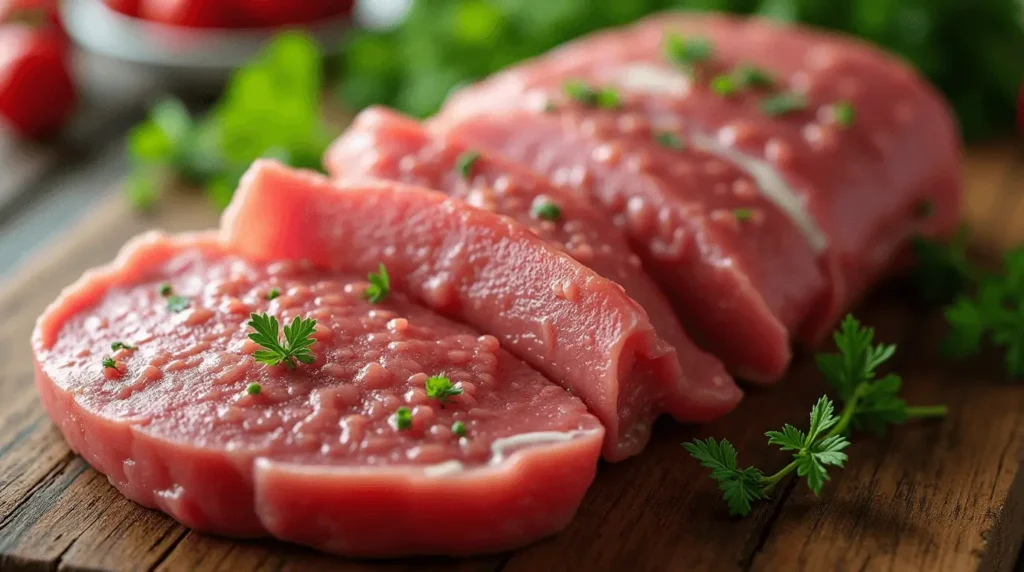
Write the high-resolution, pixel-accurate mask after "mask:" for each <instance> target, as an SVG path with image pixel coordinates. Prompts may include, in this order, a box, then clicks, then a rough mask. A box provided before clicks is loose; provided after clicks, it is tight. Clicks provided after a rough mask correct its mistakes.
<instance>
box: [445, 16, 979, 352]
mask: <svg viewBox="0 0 1024 572" xmlns="http://www.w3.org/2000/svg"><path fill="white" fill-rule="evenodd" d="M671 42H676V45H677V46H678V45H679V42H683V43H684V44H685V43H686V42H696V43H697V44H700V45H702V46H703V49H701V50H698V51H702V52H704V53H707V54H708V55H709V57H707V58H706V59H701V58H699V57H698V58H697V59H694V56H693V53H694V52H693V51H692V46H693V45H694V44H693V43H691V44H685V45H687V46H689V48H688V49H689V50H690V51H689V52H688V53H689V54H690V55H689V56H687V55H685V53H687V50H685V49H684V50H682V51H683V52H684V54H683V55H682V56H680V54H679V50H676V56H675V57H670V56H669V55H668V54H669V52H670V50H669V49H667V46H668V45H669V44H670V43H671ZM687 58H689V59H687ZM680 60H683V61H682V63H683V64H684V65H682V66H681V65H679V64H680ZM752 70H753V71H755V72H760V73H758V74H755V75H751V74H750V72H751V71H752ZM695 78H696V80H697V81H694V79H695ZM719 78H725V79H724V80H721V79H719ZM751 78H754V79H751ZM567 80H574V81H583V82H585V83H588V84H590V85H591V86H592V87H610V88H612V89H614V90H616V91H617V92H618V93H619V94H620V95H621V96H622V98H623V100H624V101H628V102H630V106H631V107H633V108H639V109H641V110H642V115H643V116H644V117H645V119H646V120H647V121H649V122H650V123H651V124H652V125H654V126H655V127H656V128H658V129H668V130H671V129H677V128H678V129H684V130H686V132H687V133H689V134H690V135H691V136H693V137H695V138H697V139H699V140H703V141H704V142H705V143H707V145H706V148H708V149H709V150H712V151H714V152H715V153H716V154H718V155H720V156H721V157H722V158H723V159H726V160H728V161H730V162H732V163H734V164H735V165H737V166H738V167H740V168H742V169H743V170H745V171H747V172H750V173H752V174H753V173H755V171H756V170H758V169H760V170H765V169H770V170H771V172H770V173H769V175H771V176H773V177H777V178H779V179H781V180H782V181H783V182H784V183H785V185H786V187H787V188H788V190H789V194H790V195H791V197H790V200H792V199H794V198H795V199H799V200H800V201H802V202H803V204H804V206H805V211H806V213H808V214H809V215H810V216H812V217H813V218H814V220H815V221H816V222H817V225H818V227H819V228H820V229H821V231H822V233H823V234H824V236H825V238H826V239H827V243H826V248H825V249H824V256H825V257H826V258H827V260H826V262H825V266H826V267H828V268H830V269H831V270H832V271H834V272H835V276H834V277H833V279H832V280H831V283H830V288H831V290H832V292H831V295H830V296H829V297H827V298H826V302H825V303H824V304H823V306H822V307H821V308H820V309H818V311H817V312H816V313H815V315H814V316H812V317H811V319H810V320H809V321H808V323H807V324H806V326H805V327H804V329H803V331H802V332H801V334H802V335H801V337H802V338H803V339H804V340H805V341H808V342H810V343H813V342H815V341H816V340H818V339H819V338H820V337H821V336H822V335H823V334H824V333H825V332H827V331H828V330H829V329H830V328H831V325H832V323H833V322H834V321H835V319H836V318H837V317H838V316H839V315H841V314H842V313H843V312H844V311H845V310H846V309H847V308H848V307H849V306H850V305H851V304H852V303H854V302H855V301H856V300H857V298H859V297H860V296H861V295H863V293H864V290H865V289H866V288H868V287H870V286H871V285H872V284H873V283H875V282H876V281H877V280H878V279H879V278H880V277H881V276H882V275H883V274H884V273H885V272H886V271H888V270H890V269H891V267H892V266H893V264H894V263H895V262H897V261H898V260H899V259H900V257H899V254H900V253H901V251H902V250H903V249H904V247H905V245H906V242H907V239H908V238H909V237H910V236H911V235H913V234H923V235H929V236H934V235H943V234H947V233H949V232H951V231H952V230H953V228H954V226H955V224H956V221H957V220H958V218H959V210H960V204H959V203H960V201H959V196H960V177H959V172H958V169H959V163H960V161H959V158H960V150H959V143H958V138H957V135H956V128H955V125H954V123H953V120H952V117H951V114H950V113H949V110H948V108H947V106H946V105H945V104H944V102H943V101H942V99H941V97H940V96H939V95H938V94H937V93H936V91H935V90H934V89H933V88H932V87H931V86H929V85H928V84H927V82H926V81H924V80H923V79H922V78H920V77H919V76H918V75H917V74H916V73H914V72H913V70H911V69H909V68H908V67H907V66H906V65H904V64H903V63H901V62H899V61H897V60H896V59H895V58H893V57H891V56H889V55H887V54H885V53H884V52H882V51H881V50H879V49H877V48H874V47H872V46H870V45H868V44H867V43H864V42H861V41H858V40H854V39H851V38H846V37H842V36H839V35H835V34H829V33H825V32H820V31H813V30H809V29H804V28H794V27H789V26H785V25H781V24H777V23H772V22H770V21H766V20H761V19H744V18H737V17H728V16H721V15H695V14H685V13H678V14H660V15H657V16H654V17H651V18H649V19H647V20H645V21H642V22H641V23H639V24H637V25H635V26H633V27H631V28H624V29H620V30H615V31H611V32H603V33H600V34H596V35H594V36H592V37H588V38H584V39H581V40H578V41H576V42H572V43H570V44H567V45H565V46H563V47H561V48H558V49H556V50H554V51H552V52H551V53H550V54H548V55H545V56H542V57H540V58H538V59H536V60H533V61H531V62H528V63H526V64H523V65H521V66H517V67H515V68H512V69H510V70H507V71H503V72H500V73H499V74H496V75H495V76H494V77H493V78H491V79H489V80H486V81H484V82H482V83H481V84H479V85H478V86H471V87H469V88H467V89H466V90H464V91H462V92H461V93H458V94H456V95H455V96H454V97H452V98H451V100H450V102H449V104H448V105H446V108H445V110H444V111H443V112H442V114H441V115H442V117H443V118H445V120H446V121H457V118H458V117H472V116H475V115H477V114H478V113H480V112H481V111H484V110H497V109H510V108H515V107H521V106H527V107H534V108H536V107H537V106H544V105H551V104H552V103H553V101H554V100H557V99H559V98H561V95H560V93H561V91H562V88H563V85H564V83H565V82H566V81H567ZM716 80H718V81H716ZM723 81H724V84H723V83H722V82H723ZM726 84H728V85H726ZM723 85H724V87H723ZM556 106H557V105H556Z"/></svg>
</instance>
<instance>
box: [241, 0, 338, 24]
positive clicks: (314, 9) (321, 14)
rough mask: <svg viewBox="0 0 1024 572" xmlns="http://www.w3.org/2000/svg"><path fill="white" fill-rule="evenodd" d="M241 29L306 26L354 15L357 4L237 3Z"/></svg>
mask: <svg viewBox="0 0 1024 572" xmlns="http://www.w3.org/2000/svg"><path fill="white" fill-rule="evenodd" d="M233 2H234V3H235V5H236V6H237V10H236V11H237V13H238V14H239V16H240V17H241V18H242V21H240V22H239V23H238V25H242V26H252V27H271V26H281V25H287V24H304V23H308V22H315V21H317V20H323V19H325V18H331V17H334V16H343V15H349V14H351V13H352V6H353V4H354V2H353V0H233Z"/></svg>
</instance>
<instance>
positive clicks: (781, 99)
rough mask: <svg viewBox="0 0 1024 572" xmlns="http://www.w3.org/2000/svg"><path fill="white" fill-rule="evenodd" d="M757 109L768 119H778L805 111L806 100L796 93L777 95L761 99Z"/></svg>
mask: <svg viewBox="0 0 1024 572" xmlns="http://www.w3.org/2000/svg"><path fill="white" fill-rule="evenodd" d="M757 107H758V109H760V110H761V113H763V114H765V115H767V116H769V117H780V116H783V115H787V114H789V113H793V112H796V111H801V110H803V109H805V108H806V107H807V98H806V97H804V96H802V95H800V94H797V93H788V92H787V93H779V94H776V95H769V96H766V97H763V98H762V99H761V101H760V102H758V104H757Z"/></svg>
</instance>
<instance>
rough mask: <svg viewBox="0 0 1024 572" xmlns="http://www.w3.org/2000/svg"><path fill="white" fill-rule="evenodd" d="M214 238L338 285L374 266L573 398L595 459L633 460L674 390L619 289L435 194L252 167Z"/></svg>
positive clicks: (660, 349) (522, 231)
mask: <svg viewBox="0 0 1024 572" xmlns="http://www.w3.org/2000/svg"><path fill="white" fill-rule="evenodd" d="M222 232H223V237H224V239H225V241H227V242H228V243H229V244H231V245H232V247H233V248H235V249H238V250H240V251H241V252H243V253H245V254H246V255H247V256H251V257H255V258H260V259H262V258H268V259H277V258H289V259H291V258H295V259H308V260H311V261H312V262H314V263H315V264H317V265H319V266H322V267H325V268H332V269H339V270H342V271H346V272H347V271H351V272H370V271H375V270H376V269H377V267H378V265H379V264H381V263H383V264H385V265H386V267H387V271H388V273H389V274H390V276H391V280H392V284H393V286H394V287H395V288H396V289H397V290H399V291H402V292H404V293H406V294H408V295H409V296H411V297H412V298H414V299H416V300H418V301H420V302H422V303H424V304H426V305H427V306H428V307H429V308H431V309H433V310H435V311H438V312H440V313H442V314H445V315H449V316H453V317H455V318H456V319H458V320H460V321H463V322H465V323H467V324H470V325H472V326H473V327H475V328H477V329H479V330H481V331H483V332H484V333H489V334H492V335H494V336H496V337H497V338H498V339H499V340H501V342H502V346H503V347H505V348H507V349H508V350H509V351H511V352H512V353H514V354H515V355H517V356H518V357H520V359H522V360H523V361H526V362H527V363H529V364H531V365H533V366H534V367H535V368H537V369H538V370H540V371H541V372H543V373H544V374H546V375H547V376H548V377H549V378H550V379H551V380H553V381H556V382H558V383H560V384H562V385H563V386H564V387H566V388H568V389H570V390H571V391H572V392H573V393H574V394H575V395H578V396H579V397H580V398H581V399H582V400H583V401H584V403H586V404H587V406H588V407H589V408H590V410H591V411H593V412H594V414H595V415H596V416H597V417H598V418H599V419H600V420H601V422H602V423H603V424H604V426H605V428H606V430H607V435H606V443H605V448H604V456H605V458H606V459H609V460H613V461H614V460H620V459H623V458H625V457H628V456H630V455H633V454H636V453H638V452H639V451H640V450H641V449H643V447H644V445H645V444H646V443H647V440H648V439H649V438H650V430H651V423H652V421H653V419H654V418H655V417H656V416H657V413H658V412H660V411H661V403H662V402H663V401H664V399H665V395H666V392H667V390H668V389H670V388H672V387H673V384H675V383H678V381H679V380H680V376H681V372H680V370H679V361H678V358H677V356H676V352H675V350H674V349H672V348H671V347H670V346H669V345H668V344H667V343H665V342H664V341H663V340H662V339H661V338H660V337H659V336H658V335H657V332H655V330H654V327H653V326H652V324H651V322H650V320H649V318H648V316H647V314H646V312H644V310H643V308H642V307H640V305H639V304H637V303H636V302H635V301H634V300H633V299H631V298H630V297H629V296H627V295H626V294H625V292H623V290H622V287H621V286H619V285H618V284H616V283H614V282H612V281H610V280H608V279H606V278H603V277H601V276H599V275H598V274H596V273H595V272H593V271H592V270H590V269H589V268H587V267H585V266H583V265H581V264H580V263H578V262H577V261H576V260H574V259H573V258H572V257H570V256H569V255H567V254H566V253H564V252H562V251H561V250H557V249H555V248H554V247H552V246H551V245H549V244H548V243H547V242H546V241H544V240H542V239H541V238H539V237H537V236H536V235H534V234H533V233H532V232H530V230H529V229H527V228H525V227H523V226H522V225H520V224H518V223H516V222H515V221H513V220H512V219H510V218H508V217H503V216H499V215H495V214H494V213H491V212H488V211H485V210H481V209H477V208H474V207H471V206H469V205H467V204H466V203H464V202H463V201H460V200H457V199H450V198H448V197H446V196H445V195H444V194H442V193H439V192H435V191H430V190H426V189H423V188H421V187H412V186H407V185H402V184H401V183H396V182H392V181H383V180H366V181H363V182H358V183H356V182H347V183H346V184H345V185H344V186H340V185H335V184H332V183H331V182H330V181H329V180H327V179H326V178H324V177H321V176H319V175H317V174H315V173H310V172H300V171H293V170H291V169H288V168H286V167H283V166H281V165H279V164H277V163H274V162H270V161H260V162H257V163H255V164H254V165H253V167H252V168H251V169H250V170H249V172H248V173H247V175H246V176H245V177H244V178H243V180H242V184H241V186H240V188H239V189H238V191H237V192H236V194H235V198H234V200H233V202H232V204H231V205H230V206H229V208H228V210H227V211H226V212H225V215H224V219H223V221H222ZM719 381H720V383H722V384H723V385H727V384H730V383H731V381H730V380H728V379H727V378H723V379H721V380H719Z"/></svg>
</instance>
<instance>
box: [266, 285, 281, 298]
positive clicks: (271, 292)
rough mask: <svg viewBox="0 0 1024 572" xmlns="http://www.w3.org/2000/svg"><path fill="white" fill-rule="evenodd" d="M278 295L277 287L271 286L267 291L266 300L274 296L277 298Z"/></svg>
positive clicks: (279, 293)
mask: <svg viewBox="0 0 1024 572" xmlns="http://www.w3.org/2000/svg"><path fill="white" fill-rule="evenodd" d="M280 295H281V290H280V289H279V288H271V289H270V290H268V291H267V301H270V300H273V299H274V298H277V297H278V296H280Z"/></svg>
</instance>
